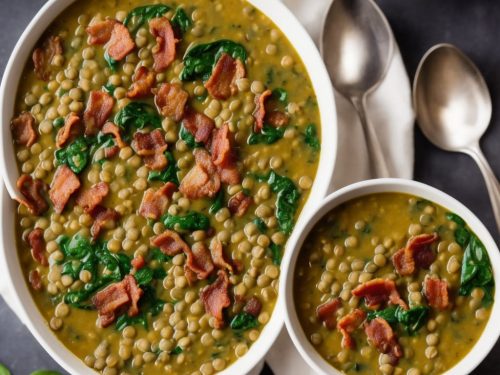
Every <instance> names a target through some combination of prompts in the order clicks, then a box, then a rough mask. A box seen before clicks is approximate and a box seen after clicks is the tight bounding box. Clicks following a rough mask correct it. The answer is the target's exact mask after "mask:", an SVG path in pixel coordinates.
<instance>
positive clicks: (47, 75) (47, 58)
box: [32, 36, 63, 81]
mask: <svg viewBox="0 0 500 375" xmlns="http://www.w3.org/2000/svg"><path fill="white" fill-rule="evenodd" d="M62 54H63V46H62V41H61V38H60V37H58V36H50V37H49V38H48V39H46V40H45V41H44V42H43V45H42V47H38V48H36V49H35V50H34V51H33V56H32V58H33V65H34V66H35V74H36V75H37V77H38V78H39V79H41V80H43V81H49V80H50V79H51V75H52V69H51V63H52V59H53V58H54V56H56V55H62Z"/></svg>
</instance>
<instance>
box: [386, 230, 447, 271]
mask: <svg viewBox="0 0 500 375" xmlns="http://www.w3.org/2000/svg"><path fill="white" fill-rule="evenodd" d="M438 238H439V237H438V235H437V233H432V234H420V235H418V236H414V237H411V238H410V239H409V240H408V242H407V243H406V247H404V248H402V249H400V250H398V251H397V252H396V253H395V254H394V255H393V256H392V264H393V265H394V268H395V269H396V271H397V273H399V274H400V275H401V276H409V275H412V274H414V273H415V271H417V269H418V268H429V267H430V265H431V264H432V262H434V260H435V259H436V253H435V252H434V251H433V250H432V249H431V247H430V245H432V244H433V243H434V242H436V241H437V240H438Z"/></svg>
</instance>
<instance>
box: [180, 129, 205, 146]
mask: <svg viewBox="0 0 500 375" xmlns="http://www.w3.org/2000/svg"><path fill="white" fill-rule="evenodd" d="M179 138H180V139H182V140H183V141H184V142H185V143H186V145H187V146H188V147H189V148H195V147H202V146H203V143H200V142H196V141H195V139H194V136H193V135H192V134H191V133H190V132H189V130H187V129H186V128H185V127H184V125H181V128H180V129H179Z"/></svg>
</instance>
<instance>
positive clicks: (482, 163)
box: [465, 144, 500, 233]
mask: <svg viewBox="0 0 500 375" xmlns="http://www.w3.org/2000/svg"><path fill="white" fill-rule="evenodd" d="M465 152H466V153H467V154H469V155H470V156H471V157H472V158H473V159H474V160H475V161H476V163H477V165H478V166H479V169H480V170H481V172H482V174H483V177H484V180H485V182H486V187H487V188H488V193H489V195H490V200H491V207H492V208H493V214H494V215H495V220H496V222H497V229H498V233H500V185H499V184H498V180H497V178H496V177H495V174H494V173H493V170H492V169H491V167H490V165H489V164H488V161H487V160H486V158H485V157H484V154H483V153H482V152H481V149H480V148H479V144H476V145H474V146H472V147H469V148H468V149H466V150H465Z"/></svg>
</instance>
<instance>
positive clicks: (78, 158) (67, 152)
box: [55, 137, 90, 174]
mask: <svg viewBox="0 0 500 375" xmlns="http://www.w3.org/2000/svg"><path fill="white" fill-rule="evenodd" d="M89 157H90V149H89V146H88V145H87V142H86V140H85V138H84V137H78V138H77V139H75V140H74V141H73V142H72V143H70V144H69V145H68V146H66V147H65V148H61V149H59V150H57V151H56V152H55V158H56V160H57V164H59V165H62V164H66V165H67V166H68V167H69V168H70V169H71V170H72V171H73V172H75V173H76V174H78V173H80V172H81V171H83V169H84V168H85V167H86V166H87V164H88V162H89Z"/></svg>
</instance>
